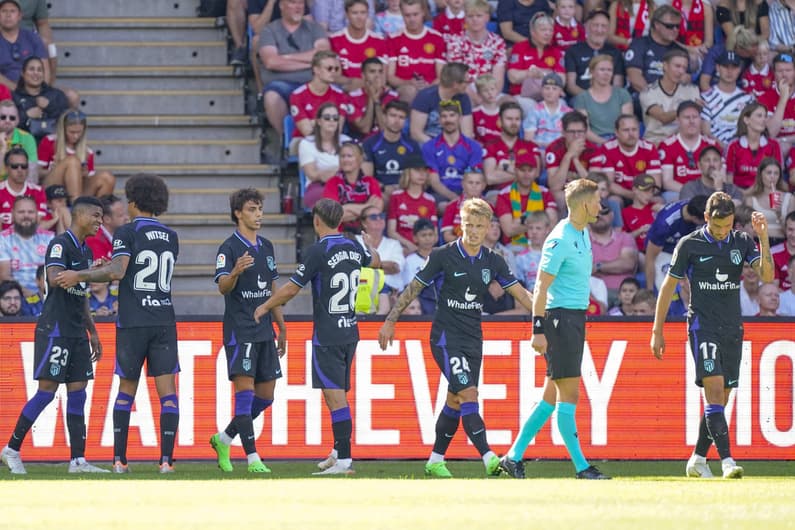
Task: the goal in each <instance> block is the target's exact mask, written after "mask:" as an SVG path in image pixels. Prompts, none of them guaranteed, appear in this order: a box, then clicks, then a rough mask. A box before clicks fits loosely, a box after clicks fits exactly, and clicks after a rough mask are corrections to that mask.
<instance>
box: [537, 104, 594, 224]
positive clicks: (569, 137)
mask: <svg viewBox="0 0 795 530" xmlns="http://www.w3.org/2000/svg"><path fill="white" fill-rule="evenodd" d="M561 124H562V125H563V136H561V137H560V138H558V139H557V140H555V141H554V142H552V143H551V144H549V145H548V146H547V149H546V154H545V155H544V159H545V161H546V164H547V182H548V185H549V189H550V190H551V191H552V194H553V195H554V196H555V202H556V203H557V204H558V207H559V208H561V209H562V208H564V207H565V197H564V196H563V188H564V186H566V184H567V183H569V182H570V181H572V180H575V179H578V178H585V177H587V176H588V169H589V167H590V166H591V164H592V163H593V162H594V161H595V159H596V157H597V156H598V146H596V145H594V144H592V143H590V142H589V141H587V140H586V139H585V137H586V135H587V134H588V118H586V117H585V116H584V115H583V114H582V113H581V112H580V111H577V110H573V111H571V112H567V113H566V114H564V115H563V118H562V119H561Z"/></svg>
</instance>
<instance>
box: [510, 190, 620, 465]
mask: <svg viewBox="0 0 795 530" xmlns="http://www.w3.org/2000/svg"><path fill="white" fill-rule="evenodd" d="M565 193H566V207H567V208H568V211H569V216H568V217H567V218H565V219H563V220H562V221H561V222H560V223H558V224H557V226H555V228H553V229H552V232H551V233H550V234H549V236H547V239H546V241H544V247H543V249H542V251H541V264H540V265H539V268H538V277H537V278H536V284H535V293H534V296H533V337H532V342H531V345H532V347H533V349H534V350H536V351H537V352H538V353H540V354H543V355H544V357H545V358H546V361H547V378H546V382H545V384H544V394H543V398H542V400H541V401H539V402H538V404H537V405H536V407H535V409H533V412H532V413H531V414H530V417H529V418H528V419H527V420H526V421H525V423H524V425H523V426H522V430H521V432H520V433H519V436H518V437H517V438H516V440H514V442H513V446H511V449H510V450H509V451H508V454H506V455H505V456H503V457H502V458H501V459H500V467H501V468H502V469H503V470H504V471H505V472H506V473H508V474H509V475H510V476H512V477H514V478H524V477H525V472H524V462H523V461H522V458H523V456H524V452H525V449H527V445H528V444H529V443H530V440H532V439H533V438H534V437H535V435H536V434H537V433H538V431H539V430H541V427H543V426H544V424H545V423H546V422H547V420H548V419H549V417H550V416H551V415H552V412H553V411H555V410H557V419H558V420H557V421H558V430H559V431H560V434H561V436H562V437H563V442H564V443H565V444H566V450H567V451H568V452H569V456H570V457H571V460H572V462H573V463H574V469H575V471H576V476H577V478H580V479H591V480H603V479H609V478H610V477H608V476H607V475H605V474H604V473H602V472H601V471H599V469H597V467H596V466H593V465H589V464H588V461H587V460H586V459H585V456H584V455H583V453H582V448H581V447H580V440H579V438H578V437H577V424H576V423H575V420H574V414H575V411H576V410H577V400H578V399H579V394H580V391H579V388H580V377H581V364H582V354H583V348H584V345H585V310H586V309H587V308H588V303H589V295H590V291H591V289H590V280H591V268H592V265H593V258H592V254H591V239H590V237H589V236H588V230H587V226H588V225H589V224H590V223H593V222H594V221H596V218H597V216H598V215H599V214H603V213H604V212H603V211H601V207H600V204H599V188H598V187H597V185H596V183H595V182H593V181H591V180H588V179H577V180H575V181H572V182H570V183H569V184H567V185H566V189H565ZM556 400H557V406H556V405H553V403H555V401H556Z"/></svg>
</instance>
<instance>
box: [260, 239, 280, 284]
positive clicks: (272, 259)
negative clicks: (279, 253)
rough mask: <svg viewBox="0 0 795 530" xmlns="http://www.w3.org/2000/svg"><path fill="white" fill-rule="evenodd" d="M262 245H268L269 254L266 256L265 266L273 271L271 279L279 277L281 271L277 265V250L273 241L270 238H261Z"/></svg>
mask: <svg viewBox="0 0 795 530" xmlns="http://www.w3.org/2000/svg"><path fill="white" fill-rule="evenodd" d="M260 245H263V246H266V247H268V254H267V256H265V266H266V267H268V270H269V271H271V279H272V280H278V279H279V271H278V269H277V267H276V251H275V249H274V248H273V243H271V242H270V241H268V240H265V239H260Z"/></svg>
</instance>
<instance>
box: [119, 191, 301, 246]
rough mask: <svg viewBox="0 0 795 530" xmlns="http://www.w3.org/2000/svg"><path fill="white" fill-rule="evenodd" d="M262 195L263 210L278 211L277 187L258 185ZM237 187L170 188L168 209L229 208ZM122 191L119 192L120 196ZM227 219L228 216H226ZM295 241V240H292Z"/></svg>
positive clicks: (204, 210) (212, 211)
mask: <svg viewBox="0 0 795 530" xmlns="http://www.w3.org/2000/svg"><path fill="white" fill-rule="evenodd" d="M257 189H259V191H260V192H261V193H262V195H263V199H264V200H263V204H262V206H263V210H264V211H266V212H269V213H276V212H280V211H281V210H280V209H281V196H280V194H279V189H278V188H262V187H258V188H257ZM236 190H237V188H235V189H231V188H172V189H170V190H169V192H170V193H169V205H168V209H169V211H170V212H172V213H195V214H201V213H207V214H215V213H218V212H219V211H228V210H229V196H230V195H231V194H232V193H233V192H235V191H236ZM123 195H124V193H123V192H121V196H123ZM227 219H228V217H227ZM293 243H295V242H293Z"/></svg>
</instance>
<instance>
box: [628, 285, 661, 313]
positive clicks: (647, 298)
mask: <svg viewBox="0 0 795 530" xmlns="http://www.w3.org/2000/svg"><path fill="white" fill-rule="evenodd" d="M656 305H657V298H656V297H655V296H654V293H653V292H651V291H649V290H648V289H641V290H639V291H638V292H637V293H635V296H633V297H632V314H633V315H634V316H654V309H655V306H656Z"/></svg>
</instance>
